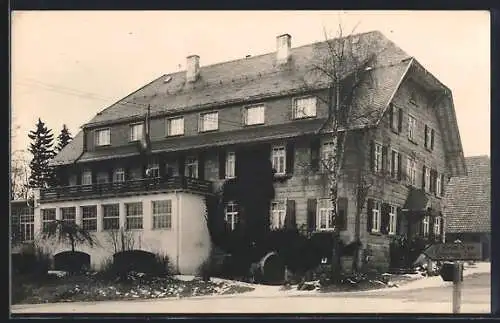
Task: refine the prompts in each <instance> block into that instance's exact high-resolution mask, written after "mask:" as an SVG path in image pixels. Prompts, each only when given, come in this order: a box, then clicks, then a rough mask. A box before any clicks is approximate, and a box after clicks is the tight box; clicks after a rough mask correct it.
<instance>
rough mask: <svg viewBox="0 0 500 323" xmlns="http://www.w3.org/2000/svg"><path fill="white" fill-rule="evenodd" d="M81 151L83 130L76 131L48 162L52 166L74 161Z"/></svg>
mask: <svg viewBox="0 0 500 323" xmlns="http://www.w3.org/2000/svg"><path fill="white" fill-rule="evenodd" d="M82 152H83V130H81V131H80V132H78V133H77V134H76V136H75V137H74V138H73V140H72V141H71V142H70V143H69V144H67V145H66V146H65V147H64V148H63V149H62V150H61V151H60V152H59V153H58V154H57V155H56V156H55V157H54V158H53V159H52V160H51V161H50V162H49V164H50V165H52V166H57V165H65V164H69V163H72V162H74V161H75V160H77V159H78V157H80V155H81V154H82Z"/></svg>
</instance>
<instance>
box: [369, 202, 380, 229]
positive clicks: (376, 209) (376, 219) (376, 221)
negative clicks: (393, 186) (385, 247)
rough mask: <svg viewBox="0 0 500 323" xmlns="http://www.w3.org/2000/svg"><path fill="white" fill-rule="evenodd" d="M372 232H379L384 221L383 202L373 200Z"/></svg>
mask: <svg viewBox="0 0 500 323" xmlns="http://www.w3.org/2000/svg"><path fill="white" fill-rule="evenodd" d="M371 214H372V233H379V232H380V227H381V221H382V202H381V201H379V200H373V207H372V212H371Z"/></svg>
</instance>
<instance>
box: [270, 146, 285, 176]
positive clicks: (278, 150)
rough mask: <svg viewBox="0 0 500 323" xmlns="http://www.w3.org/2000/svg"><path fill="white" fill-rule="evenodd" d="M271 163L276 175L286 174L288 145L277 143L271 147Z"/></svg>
mask: <svg viewBox="0 0 500 323" xmlns="http://www.w3.org/2000/svg"><path fill="white" fill-rule="evenodd" d="M271 163H272V167H273V169H274V170H276V175H284V174H286V146H285V145H275V146H273V147H272V149H271Z"/></svg>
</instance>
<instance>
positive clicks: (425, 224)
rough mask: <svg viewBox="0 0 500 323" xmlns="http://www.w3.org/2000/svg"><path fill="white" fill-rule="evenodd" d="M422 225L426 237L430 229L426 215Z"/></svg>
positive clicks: (428, 218)
mask: <svg viewBox="0 0 500 323" xmlns="http://www.w3.org/2000/svg"><path fill="white" fill-rule="evenodd" d="M423 224H424V229H423V230H424V232H423V234H424V237H428V236H429V229H430V217H429V216H428V215H426V216H424V219H423Z"/></svg>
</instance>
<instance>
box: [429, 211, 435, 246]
mask: <svg viewBox="0 0 500 323" xmlns="http://www.w3.org/2000/svg"><path fill="white" fill-rule="evenodd" d="M429 238H430V239H431V240H434V215H431V216H429Z"/></svg>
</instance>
